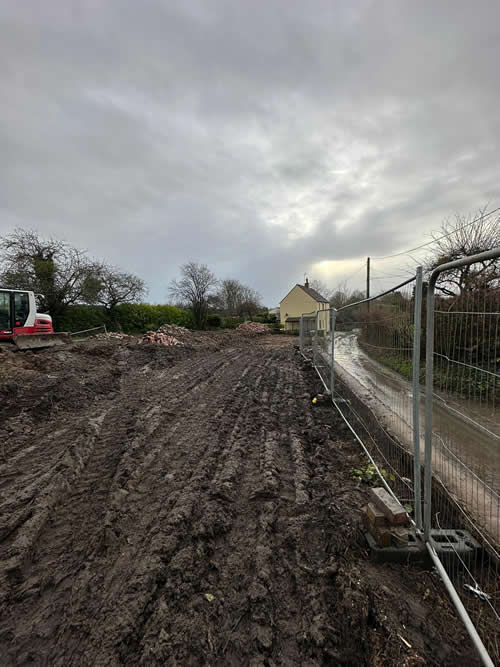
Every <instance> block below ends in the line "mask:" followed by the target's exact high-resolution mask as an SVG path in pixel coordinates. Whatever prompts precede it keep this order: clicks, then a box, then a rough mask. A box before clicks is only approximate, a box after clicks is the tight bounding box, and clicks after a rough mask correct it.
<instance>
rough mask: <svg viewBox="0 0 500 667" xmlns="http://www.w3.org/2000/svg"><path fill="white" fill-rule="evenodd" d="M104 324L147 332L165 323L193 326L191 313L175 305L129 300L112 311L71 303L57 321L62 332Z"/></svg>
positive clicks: (57, 326) (121, 329) (115, 328)
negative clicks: (72, 304)
mask: <svg viewBox="0 0 500 667" xmlns="http://www.w3.org/2000/svg"><path fill="white" fill-rule="evenodd" d="M103 324H105V325H106V327H107V328H108V329H109V330H110V331H113V330H116V331H123V332H124V333H130V334H134V333H144V332H145V331H149V330H150V329H158V328H159V327H160V326H161V325H162V324H178V325H180V326H183V327H188V328H192V326H193V320H192V316H191V314H190V313H188V312H186V311H184V310H181V309H180V308H176V307H175V306H162V305H159V306H153V305H151V304H148V303H127V304H122V305H121V306H117V308H116V309H115V310H114V311H113V312H112V313H111V312H110V311H108V310H106V309H105V308H103V307H102V306H68V308H66V310H65V311H64V313H63V315H62V316H61V317H59V318H58V319H57V321H56V322H55V326H56V329H57V330H58V331H71V332H75V331H83V330H84V329H91V328H92V327H98V326H102V325H103Z"/></svg>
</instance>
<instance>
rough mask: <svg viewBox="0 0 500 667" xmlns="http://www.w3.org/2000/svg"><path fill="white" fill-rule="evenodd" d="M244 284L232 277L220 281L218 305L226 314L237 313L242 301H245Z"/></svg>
mask: <svg viewBox="0 0 500 667" xmlns="http://www.w3.org/2000/svg"><path fill="white" fill-rule="evenodd" d="M243 289H244V287H243V285H242V284H241V283H240V282H239V281H238V280H234V279H232V278H226V279H225V280H222V281H221V283H220V287H219V290H218V292H217V298H218V307H219V309H220V310H221V312H222V313H224V314H225V315H237V314H238V309H239V306H240V303H241V302H242V301H243Z"/></svg>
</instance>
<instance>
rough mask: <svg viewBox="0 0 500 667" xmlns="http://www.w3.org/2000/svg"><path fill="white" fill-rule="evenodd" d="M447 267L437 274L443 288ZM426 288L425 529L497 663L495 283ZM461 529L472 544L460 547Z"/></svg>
mask: <svg viewBox="0 0 500 667" xmlns="http://www.w3.org/2000/svg"><path fill="white" fill-rule="evenodd" d="M472 265H473V262H471V263H470V264H465V268H466V271H465V273H468V272H469V271H470V275H475V274H477V275H478V276H479V275H481V274H480V268H481V264H479V265H478V266H477V267H474V266H472ZM451 271H452V269H450V270H449V271H447V272H445V273H444V274H443V275H442V276H440V277H441V285H442V287H441V289H444V290H446V280H447V279H448V278H449V276H450V273H451ZM431 290H432V291H431V293H430V295H429V304H428V314H427V319H428V320H430V322H429V321H428V322H427V328H428V329H429V331H428V336H430V337H431V339H432V343H433V345H432V350H431V351H432V371H433V373H432V382H430V381H429V382H427V386H426V394H427V393H428V394H429V397H428V401H429V404H430V405H431V406H432V413H431V420H432V421H431V423H430V425H431V426H432V432H431V433H430V434H427V436H426V446H427V443H428V439H429V438H430V437H432V442H431V444H432V449H431V450H430V451H431V459H432V466H431V467H429V476H430V472H431V471H432V476H433V479H432V484H431V483H430V480H429V481H428V482H427V484H426V487H427V489H426V503H427V502H429V506H430V508H429V511H428V513H427V519H426V528H427V529H428V530H429V531H430V529H438V530H441V535H440V536H439V537H438V539H439V540H440V542H441V544H440V545H439V547H440V548H441V555H440V558H441V561H442V563H443V565H444V567H445V568H446V571H447V573H448V575H449V577H450V579H451V581H452V582H453V585H454V587H455V589H456V591H457V593H458V595H459V596H460V598H461V600H462V603H463V604H464V607H465V608H466V609H467V611H468V613H469V615H470V617H471V619H472V621H473V623H474V625H475V627H476V628H477V630H478V633H479V635H480V636H481V639H482V641H483V642H484V644H485V646H486V648H487V650H488V652H489V654H490V656H491V657H492V658H493V660H497V661H500V646H499V638H498V622H499V621H500V585H499V574H500V573H499V560H500V423H499V421H500V420H499V417H498V406H499V405H500V289H499V288H496V289H495V288H493V289H492V288H491V287H488V288H484V287H483V286H481V281H480V280H479V279H477V280H472V281H470V282H469V284H466V285H465V286H463V287H462V289H461V291H460V293H459V294H458V295H450V294H444V295H443V293H442V292H440V285H439V283H438V285H437V288H436V294H435V295H434V293H433V292H434V290H433V287H431ZM429 309H430V311H431V312H429ZM429 315H430V316H429ZM427 346H428V347H429V340H428V341H427ZM431 394H432V395H431ZM447 529H453V532H450V531H449V530H447ZM464 531H467V533H465V532H464ZM467 534H470V535H471V537H472V540H470V539H468V537H467ZM462 535H464V536H465V537H466V538H467V539H466V540H465V546H466V547H467V545H468V544H469V546H470V547H471V549H470V550H466V551H465V552H464V551H463V549H462V548H461V546H462V545H461V544H460V541H461V536H462ZM433 540H434V542H435V541H436V536H434V538H433Z"/></svg>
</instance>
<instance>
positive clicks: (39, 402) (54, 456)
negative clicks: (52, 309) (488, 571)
mask: <svg viewBox="0 0 500 667" xmlns="http://www.w3.org/2000/svg"><path fill="white" fill-rule="evenodd" d="M294 342H295V340H294V339H293V338H289V337H285V336H270V335H265V336H260V337H246V336H245V335H243V334H238V333H236V332H228V333H221V334H210V333H208V334H202V333H201V334H196V335H193V337H192V338H189V339H186V340H184V341H183V343H184V344H183V345H177V346H162V345H154V344H149V345H147V344H141V345H138V344H137V342H135V341H133V340H132V341H130V340H120V339H110V340H97V341H96V340H88V341H81V342H78V343H75V344H73V345H71V346H69V347H66V348H62V349H50V350H43V351H39V352H26V353H21V352H17V353H15V352H13V351H11V350H9V349H2V350H0V399H1V401H0V665H2V666H3V665H8V666H11V665H16V666H17V665H40V666H41V665H50V666H61V667H62V666H65V667H66V666H69V665H78V666H83V665H109V666H111V665H252V666H253V667H257V666H268V667H273V666H275V665H276V666H277V665H302V666H304V667H306V666H307V667H312V666H313V665H408V666H410V665H450V666H451V665H453V666H456V665H468V666H471V665H475V664H478V660H477V658H476V655H475V653H474V650H473V648H472V646H471V643H470V641H469V639H468V636H467V635H466V633H465V630H464V628H463V626H462V624H461V622H460V621H459V620H458V618H457V617H456V614H455V612H454V610H453V608H452V606H451V603H450V602H449V600H448V598H447V595H446V592H445V590H444V588H443V586H442V584H441V582H440V581H439V579H438V577H437V575H436V574H434V573H432V572H427V571H424V570H419V569H416V568H411V569H410V568H408V567H402V566H397V567H396V566H389V565H379V564H375V563H373V562H371V561H370V558H369V553H368V551H367V548H366V545H365V542H364V539H363V536H362V533H361V528H360V509H361V507H362V505H363V504H364V503H365V502H366V498H367V496H368V488H367V487H365V486H363V485H360V484H359V482H357V481H355V480H354V479H353V476H352V472H351V471H352V469H353V468H357V467H358V466H359V465H360V462H361V459H362V456H361V452H360V449H359V446H358V445H357V444H356V442H355V441H354V439H353V438H352V436H351V435H350V433H349V431H348V429H347V427H346V426H344V424H343V422H342V420H341V419H340V417H339V416H337V415H336V413H335V411H334V409H333V408H332V406H331V404H330V403H329V402H327V401H325V402H318V403H316V404H313V402H312V398H313V397H314V396H315V395H316V393H318V392H320V391H321V385H320V383H319V381H318V380H317V378H316V376H315V374H314V373H313V371H312V370H311V368H310V367H309V366H308V365H307V364H306V362H304V361H303V360H302V358H301V357H300V355H299V354H298V352H297V351H296V349H295V346H294Z"/></svg>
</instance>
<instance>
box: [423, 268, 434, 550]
mask: <svg viewBox="0 0 500 667" xmlns="http://www.w3.org/2000/svg"><path fill="white" fill-rule="evenodd" d="M434 282H435V281H434V280H429V283H428V287H427V296H426V300H427V322H426V327H425V464H424V465H425V469H424V538H425V541H426V542H428V541H429V536H430V532H431V517H432V515H431V495H432V400H433V396H432V394H433V389H434Z"/></svg>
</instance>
